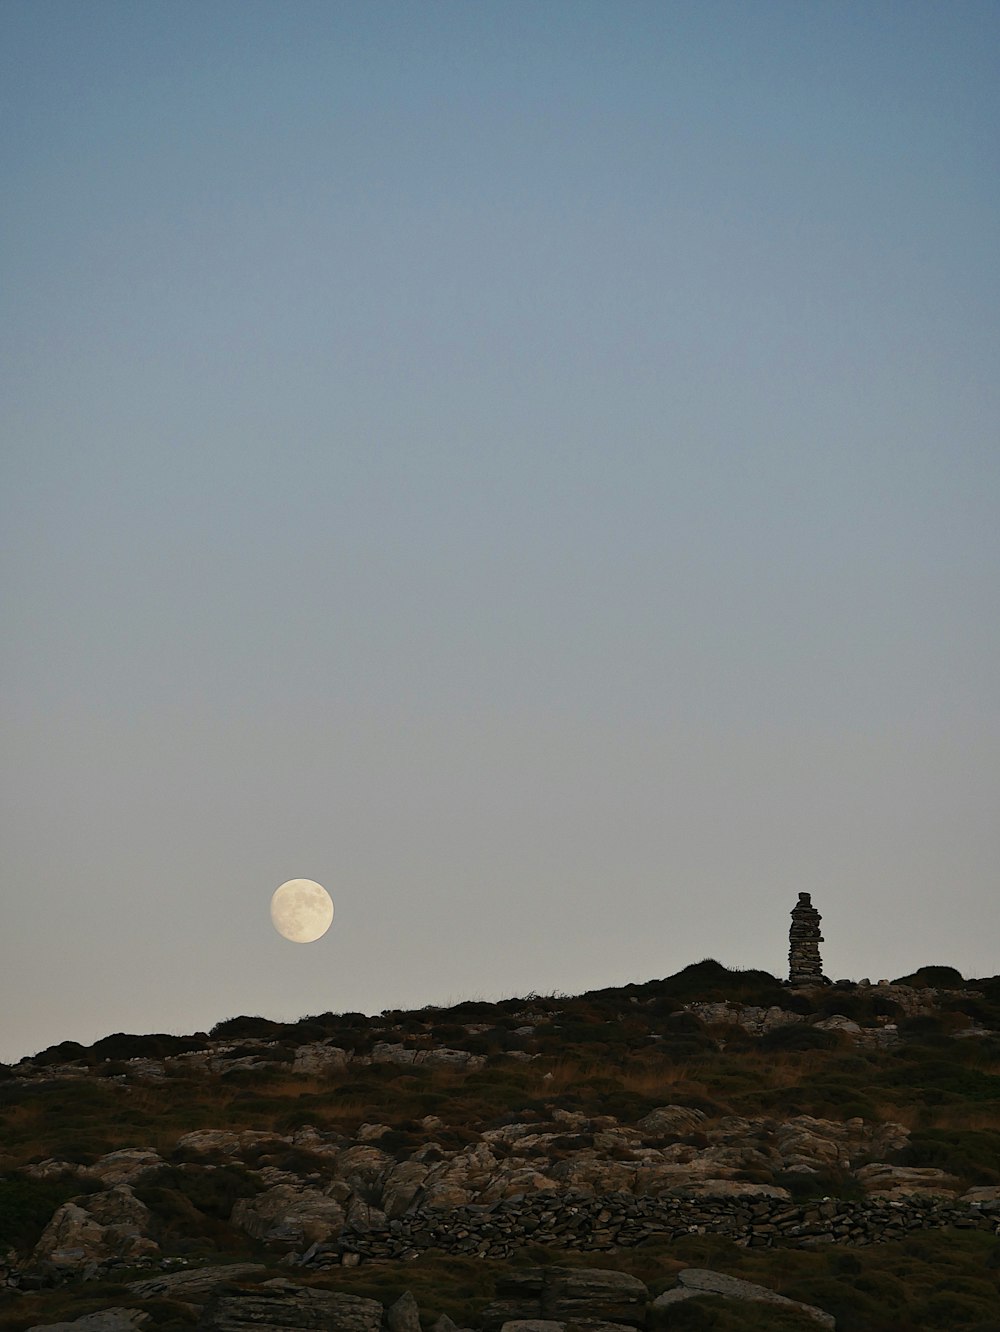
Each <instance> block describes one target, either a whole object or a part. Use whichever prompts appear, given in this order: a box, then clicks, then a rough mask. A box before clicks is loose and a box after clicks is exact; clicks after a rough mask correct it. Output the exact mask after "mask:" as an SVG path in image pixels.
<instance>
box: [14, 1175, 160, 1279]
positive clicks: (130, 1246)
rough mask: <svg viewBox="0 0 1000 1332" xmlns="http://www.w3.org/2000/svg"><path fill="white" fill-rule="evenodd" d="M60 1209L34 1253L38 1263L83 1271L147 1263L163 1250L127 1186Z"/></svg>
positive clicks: (146, 1211)
mask: <svg viewBox="0 0 1000 1332" xmlns="http://www.w3.org/2000/svg"><path fill="white" fill-rule="evenodd" d="M81 1201H84V1200H78V1201H77V1202H68V1203H63V1205H62V1206H61V1207H59V1208H57V1209H56V1212H55V1213H54V1215H53V1217H52V1219H51V1220H50V1221H49V1224H48V1225H47V1226H46V1227H45V1230H44V1231H43V1232H42V1236H41V1238H40V1239H39V1241H38V1243H37V1244H36V1245H35V1248H34V1252H33V1253H32V1262H33V1263H44V1262H48V1263H52V1264H54V1265H55V1266H56V1267H69V1268H81V1267H85V1266H87V1264H88V1263H102V1262H107V1261H108V1260H109V1259H111V1258H130V1259H135V1258H144V1257H148V1256H150V1255H152V1254H156V1253H159V1247H158V1246H157V1245H156V1243H155V1242H154V1241H153V1240H151V1239H149V1238H148V1236H146V1235H145V1234H144V1233H143V1232H144V1231H145V1230H146V1229H147V1227H148V1224H149V1210H148V1208H146V1207H145V1206H144V1204H143V1203H141V1202H140V1201H139V1199H138V1198H137V1197H136V1196H135V1195H134V1194H133V1192H132V1190H131V1188H130V1187H129V1186H128V1185H127V1184H119V1185H117V1186H116V1187H115V1188H113V1189H108V1190H107V1191H106V1192H104V1193H95V1194H92V1195H91V1196H89V1197H88V1198H86V1199H85V1201H86V1206H81Z"/></svg>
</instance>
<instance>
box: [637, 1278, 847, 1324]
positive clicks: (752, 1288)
mask: <svg viewBox="0 0 1000 1332" xmlns="http://www.w3.org/2000/svg"><path fill="white" fill-rule="evenodd" d="M698 1295H721V1296H722V1297H723V1298H724V1299H729V1300H751V1301H754V1302H756V1303H760V1304H780V1305H781V1306H782V1307H783V1308H786V1309H796V1310H798V1312H799V1313H801V1314H804V1315H806V1317H808V1318H812V1319H813V1320H814V1321H815V1322H816V1323H817V1324H818V1326H820V1327H827V1328H835V1327H836V1326H837V1324H836V1320H835V1319H834V1317H833V1315H832V1314H828V1313H826V1312H825V1311H824V1310H822V1309H817V1308H816V1306H815V1305H814V1304H800V1303H799V1302H798V1300H790V1299H787V1298H786V1297H785V1296H784V1295H779V1294H778V1292H777V1291H774V1290H768V1288H767V1287H766V1286H757V1285H754V1283H753V1282H752V1281H743V1280H741V1279H740V1278H739V1277H733V1276H728V1275H727V1274H726V1273H725V1272H713V1271H711V1270H710V1269H709V1268H706V1267H686V1268H685V1269H684V1270H683V1271H682V1272H678V1274H677V1285H676V1286H674V1287H673V1288H672V1289H671V1290H665V1291H664V1292H663V1294H662V1295H658V1296H657V1297H656V1299H655V1300H654V1301H653V1308H654V1309H667V1308H669V1307H670V1306H671V1305H672V1304H679V1303H680V1302H681V1301H682V1300H690V1299H695V1298H696V1297H697V1296H698Z"/></svg>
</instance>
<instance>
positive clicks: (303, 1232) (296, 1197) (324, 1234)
mask: <svg viewBox="0 0 1000 1332" xmlns="http://www.w3.org/2000/svg"><path fill="white" fill-rule="evenodd" d="M230 1219H231V1221H232V1223H233V1225H234V1226H237V1227H239V1229H240V1230H243V1231H245V1232H246V1233H247V1234H248V1235H251V1236H252V1237H253V1238H254V1239H261V1240H271V1241H275V1240H280V1241H284V1242H286V1243H289V1244H302V1243H305V1244H313V1243H316V1242H317V1241H319V1242H320V1243H322V1242H323V1241H326V1240H329V1239H333V1238H335V1237H336V1236H337V1235H339V1234H340V1232H341V1230H342V1229H343V1226H344V1219H345V1218H344V1209H343V1207H341V1205H340V1203H339V1202H338V1201H337V1200H336V1199H335V1198H331V1197H330V1196H329V1195H328V1194H325V1193H322V1192H320V1190H319V1189H314V1188H309V1187H308V1186H305V1187H302V1186H298V1185H295V1184H276V1185H275V1186H274V1187H273V1188H270V1189H268V1190H267V1191H266V1192H264V1193H259V1194H258V1195H257V1196H256V1197H255V1198H240V1199H239V1200H238V1201H237V1203H236V1204H235V1206H234V1207H233V1211H232V1216H231V1218H230Z"/></svg>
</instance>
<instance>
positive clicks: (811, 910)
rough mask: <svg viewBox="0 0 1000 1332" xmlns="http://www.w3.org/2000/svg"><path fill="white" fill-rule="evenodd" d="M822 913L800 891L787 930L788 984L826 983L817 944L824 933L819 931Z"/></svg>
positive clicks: (818, 944)
mask: <svg viewBox="0 0 1000 1332" xmlns="http://www.w3.org/2000/svg"><path fill="white" fill-rule="evenodd" d="M821 919H822V917H821V916H820V914H819V912H818V911H817V910H816V908H815V907H814V906H813V904H812V898H811V897H810V896H809V894H808V893H799V900H798V902H797V904H796V905H795V906H794V907H793V908H792V928H791V929H790V930H789V931H788V983H789V985H829V984H830V982H829V981H828V980H827V978H826V977H825V976H824V975H823V961H822V959H821V958H820V955H819V946H820V944H821V943H822V942H823V936H822V934H820V932H819V923H820V920H821Z"/></svg>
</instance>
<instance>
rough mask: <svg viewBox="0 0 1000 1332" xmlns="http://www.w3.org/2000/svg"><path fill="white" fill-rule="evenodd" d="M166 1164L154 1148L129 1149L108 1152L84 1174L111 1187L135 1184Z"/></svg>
mask: <svg viewBox="0 0 1000 1332" xmlns="http://www.w3.org/2000/svg"><path fill="white" fill-rule="evenodd" d="M165 1164H166V1162H165V1161H164V1160H163V1157H162V1156H161V1155H160V1153H159V1152H156V1151H154V1150H153V1148H152V1147H127V1148H125V1149H124V1150H122V1151H119V1152H108V1153H107V1155H105V1156H102V1157H101V1158H100V1160H99V1161H95V1162H94V1164H93V1165H92V1166H87V1167H86V1169H85V1170H84V1172H83V1173H84V1175H85V1176H86V1177H87V1178H89V1179H97V1180H100V1182H101V1183H102V1184H104V1185H107V1186H109V1187H110V1186H113V1185H115V1184H134V1183H135V1181H136V1180H137V1179H140V1178H141V1177H142V1176H143V1175H145V1174H147V1173H148V1172H149V1171H150V1170H157V1169H158V1168H159V1167H160V1166H162V1165H165Z"/></svg>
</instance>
